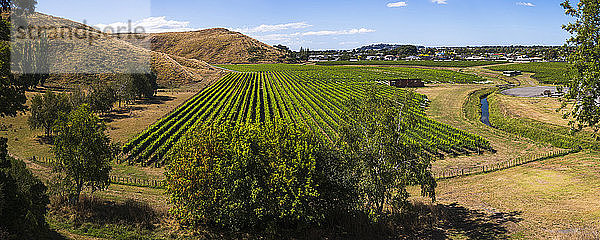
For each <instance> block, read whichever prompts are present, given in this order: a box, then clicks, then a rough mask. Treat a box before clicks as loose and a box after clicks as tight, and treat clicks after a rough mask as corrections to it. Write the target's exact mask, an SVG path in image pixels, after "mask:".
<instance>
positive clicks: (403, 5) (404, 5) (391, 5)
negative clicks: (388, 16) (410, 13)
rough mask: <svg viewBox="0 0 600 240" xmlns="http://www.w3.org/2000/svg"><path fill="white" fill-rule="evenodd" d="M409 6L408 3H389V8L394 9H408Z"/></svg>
mask: <svg viewBox="0 0 600 240" xmlns="http://www.w3.org/2000/svg"><path fill="white" fill-rule="evenodd" d="M406 6H408V4H406V2H393V3H388V4H387V7H390V8H393V7H406Z"/></svg>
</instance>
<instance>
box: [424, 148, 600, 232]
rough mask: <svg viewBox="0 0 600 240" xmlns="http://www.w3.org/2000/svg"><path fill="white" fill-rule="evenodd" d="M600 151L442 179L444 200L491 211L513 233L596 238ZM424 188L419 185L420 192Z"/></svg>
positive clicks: (599, 213)
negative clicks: (512, 215)
mask: <svg viewBox="0 0 600 240" xmlns="http://www.w3.org/2000/svg"><path fill="white" fill-rule="evenodd" d="M599 173H600V152H595V151H584V152H581V153H577V154H571V155H568V156H565V157H560V158H554V159H549V160H544V161H540V162H535V163H530V164H526V165H523V166H519V167H515V168H512V169H507V170H504V171H498V172H493V173H489V174H483V175H474V176H468V177H463V178H456V179H449V180H444V181H439V182H438V188H437V191H436V194H437V198H438V203H440V204H445V203H446V204H447V203H459V204H461V205H463V206H465V207H467V208H468V209H482V210H484V211H485V212H488V213H491V214H501V213H506V212H517V213H518V217H519V218H521V221H518V222H510V223H509V222H504V223H502V224H501V226H503V227H505V228H507V229H508V230H509V235H510V236H511V237H513V238H523V239H550V238H553V239H557V238H558V239H561V238H562V239H594V238H598V237H599V236H600V199H599V198H598V197H597V196H598V194H600V174H599ZM417 190H418V189H414V191H417Z"/></svg>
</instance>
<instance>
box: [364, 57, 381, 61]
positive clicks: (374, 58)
mask: <svg viewBox="0 0 600 240" xmlns="http://www.w3.org/2000/svg"><path fill="white" fill-rule="evenodd" d="M375 60H379V56H367V61H375Z"/></svg>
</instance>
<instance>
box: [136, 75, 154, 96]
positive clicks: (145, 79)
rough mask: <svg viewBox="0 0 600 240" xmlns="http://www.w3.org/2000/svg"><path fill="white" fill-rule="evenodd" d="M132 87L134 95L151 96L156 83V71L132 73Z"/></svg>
mask: <svg viewBox="0 0 600 240" xmlns="http://www.w3.org/2000/svg"><path fill="white" fill-rule="evenodd" d="M131 77H132V80H133V89H134V90H135V96H136V97H139V98H153V97H154V93H155V91H156V89H158V84H157V83H156V79H157V77H156V73H154V72H153V71H151V72H148V73H132V74H131Z"/></svg>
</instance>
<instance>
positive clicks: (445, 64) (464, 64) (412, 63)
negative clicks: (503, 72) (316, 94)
mask: <svg viewBox="0 0 600 240" xmlns="http://www.w3.org/2000/svg"><path fill="white" fill-rule="evenodd" d="M501 63H505V62H495V61H404V60H401V61H359V62H350V61H334V62H318V63H317V65H322V66H336V65H374V66H375V65H386V66H423V67H456V68H464V67H474V66H486V65H494V64H501Z"/></svg>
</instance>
